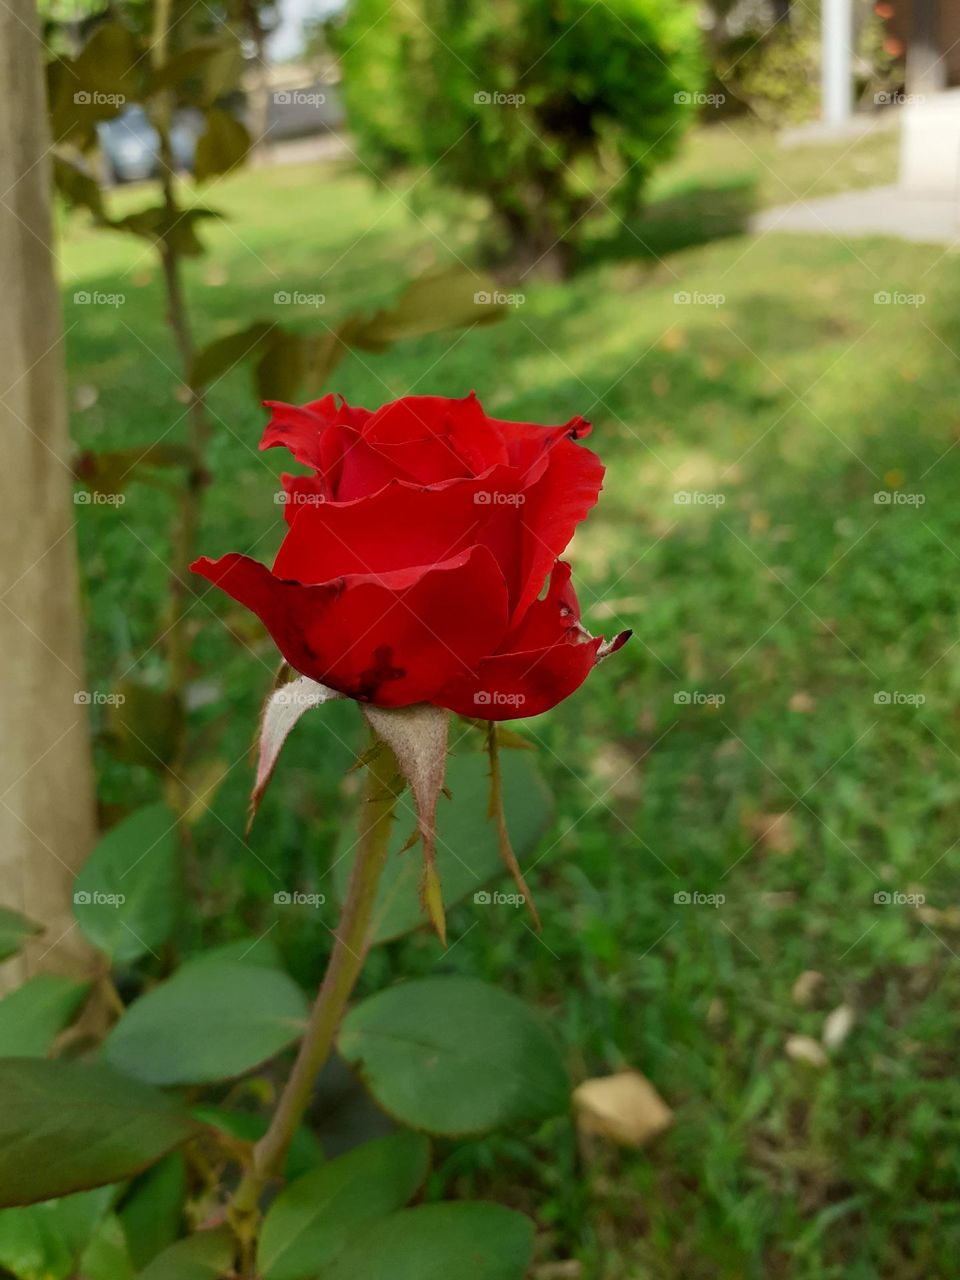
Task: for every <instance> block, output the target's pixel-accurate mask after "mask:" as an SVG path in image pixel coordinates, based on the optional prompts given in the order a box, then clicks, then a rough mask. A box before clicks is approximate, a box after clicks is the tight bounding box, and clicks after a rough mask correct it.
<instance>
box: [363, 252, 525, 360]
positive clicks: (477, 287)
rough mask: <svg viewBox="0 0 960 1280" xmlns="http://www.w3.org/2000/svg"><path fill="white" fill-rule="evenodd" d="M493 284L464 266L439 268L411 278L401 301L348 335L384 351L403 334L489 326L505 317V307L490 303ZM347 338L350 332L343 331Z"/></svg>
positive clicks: (369, 348)
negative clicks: (414, 278) (470, 326)
mask: <svg viewBox="0 0 960 1280" xmlns="http://www.w3.org/2000/svg"><path fill="white" fill-rule="evenodd" d="M492 295H493V285H492V284H491V283H490V281H489V280H487V279H485V278H484V277H481V276H478V275H476V274H475V273H474V272H473V271H470V270H469V269H468V268H465V267H461V266H453V267H441V268H439V269H437V270H435V271H430V272H427V273H425V274H424V275H422V276H420V277H419V278H418V279H417V280H412V281H411V282H410V284H408V285H407V287H406V288H405V289H404V291H403V292H402V293H401V295H400V297H399V298H398V299H397V302H396V305H395V306H393V307H386V308H384V310H382V311H378V312H377V313H376V315H374V316H371V317H370V319H369V320H365V321H363V322H362V323H358V324H356V325H355V326H354V327H353V328H352V331H351V332H350V334H349V339H348V340H349V342H350V344H351V345H352V346H357V347H361V348H362V349H363V350H365V351H383V350H384V349H385V348H386V347H388V346H389V345H390V344H391V343H393V342H397V341H399V340H400V339H401V338H419V337H421V336H422V335H423V334H425V333H436V332H437V331H438V330H441V329H457V328H460V327H462V326H464V325H478V324H490V323H492V322H493V321H494V320H500V319H501V318H502V317H503V313H504V310H505V308H504V307H502V306H500V305H499V304H495V303H491V302H489V301H486V302H484V301H477V299H478V298H487V299H489V298H490V297H491V296H492ZM345 338H346V334H345Z"/></svg>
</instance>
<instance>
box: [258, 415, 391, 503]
mask: <svg viewBox="0 0 960 1280" xmlns="http://www.w3.org/2000/svg"><path fill="white" fill-rule="evenodd" d="M265 404H266V407H267V408H268V409H272V411H273V416H272V418H271V419H270V422H269V423H268V425H267V429H266V430H265V431H264V433H263V438H262V440H261V441H260V448H261V449H273V448H276V447H277V446H282V447H283V448H285V449H289V450H290V452H291V453H292V454H293V456H294V457H295V458H296V460H297V461H298V462H302V463H303V464H304V465H305V466H308V467H313V469H314V470H315V471H316V472H317V474H318V475H319V476H320V477H321V479H322V480H323V483H324V487H325V492H326V494H327V496H328V497H333V496H334V494H335V492H336V491H337V488H338V486H339V484H340V478H341V471H342V468H343V460H344V455H345V454H346V453H347V452H349V450H350V449H351V447H352V446H353V445H354V444H355V443H356V442H357V441H358V440H359V433H360V428H361V426H362V425H363V423H364V422H365V421H366V419H367V418H369V417H370V411H369V410H368V409H354V408H351V406H350V405H348V404H347V402H346V401H345V400H344V399H343V398H342V397H341V398H340V401H339V403H338V401H337V397H336V396H333V395H326V396H324V397H323V398H322V399H320V400H313V401H311V402H310V403H309V404H304V405H296V404H284V403H283V402H282V401H279V400H267V401H265ZM387 478H389V477H387ZM383 483H386V480H384V481H383Z"/></svg>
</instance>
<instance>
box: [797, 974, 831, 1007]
mask: <svg viewBox="0 0 960 1280" xmlns="http://www.w3.org/2000/svg"><path fill="white" fill-rule="evenodd" d="M824 982H825V978H824V976H823V974H822V973H819V972H818V971H817V970H816V969H804V971H803V973H801V974H800V976H799V977H798V978H797V980H796V982H795V983H794V984H793V991H792V992H791V994H792V996H793V1003H794V1004H804V1005H807V1004H813V1001H814V999H815V997H816V995H817V992H818V991H819V990H820V988H821V987H822V986H823V984H824Z"/></svg>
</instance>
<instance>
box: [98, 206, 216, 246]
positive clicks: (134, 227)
mask: <svg viewBox="0 0 960 1280" xmlns="http://www.w3.org/2000/svg"><path fill="white" fill-rule="evenodd" d="M222 216H223V215H222V214H220V213H218V212H217V211H216V210H215V209H204V208H202V207H201V206H199V205H195V206H194V207H193V208H192V209H183V210H181V211H180V212H179V213H178V214H176V215H175V216H171V215H170V214H169V213H168V212H167V210H166V209H165V208H164V206H163V205H154V206H153V208H150V209H141V210H139V212H137V213H128V214H127V216H126V217H125V218H117V219H114V220H113V221H111V222H109V223H107V225H108V226H109V227H111V228H112V229H113V230H114V231H129V232H130V234H131V235H135V236H141V237H142V238H143V239H144V240H149V241H151V242H152V243H153V244H159V243H160V241H161V240H167V241H168V242H169V243H170V244H171V245H172V246H173V248H174V250H175V251H176V252H177V253H181V254H183V255H184V256H186V257H188V258H195V257H197V256H198V255H199V254H201V253H203V244H202V242H201V241H200V239H199V237H198V236H197V232H196V226H195V224H196V223H197V222H201V221H203V220H204V219H207V218H221V217H222Z"/></svg>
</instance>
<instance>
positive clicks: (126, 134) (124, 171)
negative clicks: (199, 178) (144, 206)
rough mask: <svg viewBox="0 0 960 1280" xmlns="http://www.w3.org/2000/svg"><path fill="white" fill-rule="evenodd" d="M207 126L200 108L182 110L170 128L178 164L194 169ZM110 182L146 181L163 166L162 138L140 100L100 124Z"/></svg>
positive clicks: (106, 177) (103, 153) (106, 178)
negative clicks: (198, 148)
mask: <svg viewBox="0 0 960 1280" xmlns="http://www.w3.org/2000/svg"><path fill="white" fill-rule="evenodd" d="M202 129H203V116H202V115H201V114H200V112H199V111H190V110H184V111H178V112H177V113H176V115H175V116H174V118H173V124H172V126H171V128H170V146H171V148H172V150H173V158H174V167H175V168H176V169H177V170H186V171H187V172H190V171H191V170H192V169H193V158H194V154H195V152H196V148H197V139H198V138H199V136H200V133H201V132H202ZM97 135H98V138H99V141H100V151H101V153H102V155H103V180H104V182H106V183H118V182H142V181H143V180H144V179H145V178H153V177H156V175H157V173H158V172H159V169H160V139H159V137H158V136H157V131H156V129H155V128H154V127H153V125H152V124H151V123H150V119H149V117H148V116H147V113H146V111H144V109H143V107H141V106H140V104H139V103H131V104H130V105H129V106H127V107H124V109H123V110H122V111H121V112H120V114H119V115H117V116H114V117H113V119H112V120H104V121H103V122H102V123H101V124H98V125H97Z"/></svg>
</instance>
